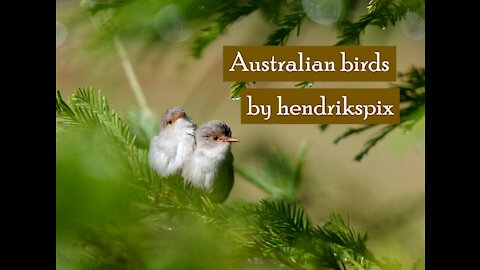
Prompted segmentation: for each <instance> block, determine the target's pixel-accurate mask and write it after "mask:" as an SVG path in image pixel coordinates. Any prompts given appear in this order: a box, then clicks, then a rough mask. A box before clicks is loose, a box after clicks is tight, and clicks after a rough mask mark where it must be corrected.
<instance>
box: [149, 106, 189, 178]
mask: <svg viewBox="0 0 480 270" xmlns="http://www.w3.org/2000/svg"><path fill="white" fill-rule="evenodd" d="M195 129H196V125H195V123H193V121H192V120H191V119H190V118H189V117H188V116H187V115H186V114H185V111H184V110H183V109H182V108H180V107H172V108H169V109H167V110H166V111H165V113H164V114H163V116H162V120H161V128H160V133H159V135H158V136H155V137H153V138H152V140H151V142H150V152H149V156H148V157H149V161H150V166H151V167H152V168H153V169H155V171H157V173H158V174H159V175H161V176H168V175H171V174H175V173H180V171H181V169H182V167H183V165H184V163H185V161H186V160H187V159H188V158H189V157H190V155H191V154H192V152H193V149H194V145H195V138H194V135H195Z"/></svg>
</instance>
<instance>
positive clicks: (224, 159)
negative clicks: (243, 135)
mask: <svg viewBox="0 0 480 270" xmlns="http://www.w3.org/2000/svg"><path fill="white" fill-rule="evenodd" d="M238 141H239V140H237V139H235V138H232V131H231V130H230V128H229V127H228V126H227V124H225V122H223V121H220V120H212V121H208V122H206V123H205V124H203V125H201V126H199V127H198V128H197V130H196V131H195V142H196V145H195V150H194V151H193V154H192V155H191V157H190V158H189V159H188V160H187V161H186V162H185V164H184V166H183V169H182V176H183V178H184V179H186V180H187V181H190V182H191V183H192V184H193V185H194V186H195V187H197V188H200V189H202V190H203V191H205V192H206V193H207V194H208V196H209V197H210V198H211V199H212V201H216V202H223V201H225V200H226V199H227V197H228V195H229V194H230V191H231V190H232V187H233V181H234V179H233V177H234V176H233V155H232V152H231V151H230V143H232V142H238Z"/></svg>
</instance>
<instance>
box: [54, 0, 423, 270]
mask: <svg viewBox="0 0 480 270" xmlns="http://www.w3.org/2000/svg"><path fill="white" fill-rule="evenodd" d="M367 4H368V2H367V1H359V3H358V6H359V7H358V8H357V9H356V10H355V11H354V12H356V13H358V14H363V13H365V10H364V9H365V7H366V5H367ZM56 9H57V18H56V20H57V49H56V88H57V89H59V90H60V92H61V93H62V95H63V96H68V95H70V94H71V93H73V91H75V90H76V89H78V88H79V87H82V86H93V87H95V88H98V89H102V92H103V93H104V94H105V95H106V96H107V97H108V99H109V103H110V106H111V107H113V108H115V110H116V111H118V112H119V113H120V115H121V116H122V114H123V113H124V112H125V111H126V110H127V109H130V108H133V107H137V103H136V101H135V97H134V96H133V94H132V91H131V89H130V86H129V82H128V80H127V79H126V77H125V74H124V71H123V69H122V65H121V62H120V59H119V57H118V56H117V55H116V54H115V53H112V49H111V47H109V46H107V45H105V44H102V39H99V38H98V34H96V33H97V32H98V31H97V30H96V29H95V26H94V24H93V23H92V22H91V20H90V18H89V16H88V14H87V13H86V12H85V10H83V9H81V8H80V3H79V1H59V0H57V1H56ZM357 16H358V15H357ZM145 20H146V21H145V22H144V24H145V25H146V26H145V27H148V26H151V24H153V22H151V21H150V20H151V19H150V18H148V17H146V18H145ZM58 22H60V23H61V24H62V25H63V26H62V27H61V30H60V31H59V26H58ZM186 25H187V26H188V23H186ZM189 27H190V31H191V33H188V32H187V33H186V34H185V36H184V37H182V38H181V39H182V40H181V41H180V40H179V39H177V40H175V41H176V42H173V43H172V42H169V41H168V40H163V41H162V40H160V41H159V42H155V43H147V42H130V41H129V40H128V39H127V38H126V39H125V40H124V41H125V48H126V50H127V51H128V53H129V55H130V58H131V61H132V65H133V67H134V70H135V73H136V75H137V76H138V80H139V82H140V84H141V86H142V88H143V89H144V92H145V96H146V98H147V103H148V105H149V107H150V108H151V109H152V111H153V113H154V115H155V117H157V118H158V117H160V116H161V114H162V113H163V112H164V110H165V109H166V108H167V107H170V106H174V105H180V106H182V107H183V108H184V109H185V110H186V111H187V113H188V114H189V115H190V116H191V117H192V118H193V120H194V121H195V122H196V123H197V124H201V123H204V122H206V121H208V120H211V119H221V120H224V121H226V123H228V125H229V126H230V127H231V129H232V132H233V135H234V136H235V137H236V138H239V139H240V141H241V142H240V143H238V144H235V145H234V146H233V150H232V151H233V154H234V157H235V165H236V166H240V167H243V168H260V165H259V164H261V163H260V162H259V161H261V160H262V159H263V158H264V156H265V153H266V152H268V151H270V150H271V149H281V150H282V151H285V152H287V153H291V155H292V156H293V157H295V156H296V154H297V152H298V149H299V147H300V145H301V143H302V142H304V141H306V142H308V143H309V144H308V146H309V148H308V150H307V153H306V157H305V166H304V169H303V181H302V183H301V187H300V190H301V195H300V198H301V202H302V203H303V205H304V207H305V210H306V212H307V214H308V215H309V217H310V218H311V220H312V222H313V223H318V222H320V221H322V220H323V219H324V218H326V217H327V216H328V215H329V214H330V213H331V212H332V211H334V210H336V211H338V212H340V213H342V214H343V215H344V216H346V217H348V218H349V221H350V224H351V225H353V226H354V227H355V228H359V229H365V230H367V231H368V232H369V235H370V240H369V247H370V248H371V249H372V250H373V251H374V252H375V253H376V254H377V256H380V257H381V256H382V255H389V256H392V257H395V258H397V259H398V260H399V261H401V262H402V264H404V265H405V266H407V267H408V266H410V265H413V264H415V263H416V262H419V261H422V260H423V258H424V254H425V252H424V249H425V241H424V240H425V212H424V211H425V208H424V206H425V204H424V199H425V195H424V194H425V182H424V174H425V140H424V121H423V120H422V121H420V123H418V124H417V125H416V126H415V127H414V129H413V130H412V131H411V132H408V133H405V132H402V131H401V130H396V131H395V132H393V133H392V134H390V135H389V136H387V137H386V138H385V139H384V140H383V141H381V142H380V143H379V144H378V145H377V146H376V147H375V148H373V149H372V151H370V153H369V155H368V156H367V157H366V158H365V159H364V160H362V161H361V162H357V161H354V160H353V157H354V156H355V155H356V154H357V153H358V152H359V151H360V150H361V149H362V146H363V144H364V142H365V141H366V140H367V139H368V138H369V136H370V135H372V134H374V133H375V132H376V131H375V130H371V131H369V132H365V134H361V135H358V136H353V137H351V138H349V139H346V140H344V141H342V142H341V143H340V144H338V145H335V144H333V141H334V139H335V138H336V137H337V136H338V135H339V134H341V133H342V132H343V131H344V130H345V129H346V127H347V126H346V125H332V126H330V127H329V128H328V130H327V131H325V132H321V131H320V129H319V127H318V126H317V125H241V124H240V103H239V101H233V100H230V99H229V95H230V90H229V87H230V85H231V83H232V82H223V81H222V53H221V52H222V46H224V45H261V44H263V43H264V41H265V39H266V37H267V36H268V35H269V34H270V33H271V31H272V29H273V28H272V26H271V25H269V24H268V23H267V22H266V21H265V19H264V18H263V17H262V15H261V14H260V13H259V12H258V11H256V12H254V13H252V14H250V15H248V16H247V17H244V18H242V19H241V20H239V21H238V23H235V24H233V25H232V26H231V27H230V28H228V29H227V31H226V32H225V34H224V35H222V36H221V37H220V38H219V39H218V40H216V41H214V42H213V43H212V44H211V45H210V46H208V47H207V48H206V49H205V51H204V54H203V56H202V57H201V58H200V59H194V58H193V57H192V56H191V54H190V47H191V45H192V41H193V39H194V38H195V35H196V33H197V32H198V29H197V28H196V27H195V25H191V26H189ZM407 30H408V29H406V26H405V24H403V25H402V24H400V23H398V24H396V25H395V26H388V27H387V28H386V29H385V30H382V29H380V28H377V27H369V28H367V31H366V32H365V34H364V35H363V36H362V45H395V46H397V70H398V71H406V70H407V69H408V68H409V67H410V66H412V65H415V66H424V65H425V62H424V59H425V40H424V39H423V38H421V37H420V38H419V37H418V35H417V36H413V38H412V35H411V33H410V34H409V33H408V31H407ZM138 31H139V32H141V31H142V29H138ZM196 31H197V32H196ZM59 33H60V35H61V36H60V38H59ZM338 34H339V33H338V32H337V30H336V29H335V27H333V26H332V25H321V24H317V23H315V22H314V21H312V20H307V21H305V23H304V24H303V25H302V27H301V31H300V35H299V36H296V35H291V36H290V38H289V41H288V43H287V45H333V44H335V43H336V42H337V36H338ZM159 37H160V39H161V38H162V36H159ZM163 38H164V37H163ZM167 39H168V38H167ZM295 83H297V82H288V83H279V82H257V83H256V84H255V85H252V87H254V88H255V87H258V88H264V87H293V86H294V84H295ZM385 86H389V84H388V83H379V82H364V83H358V82H350V83H342V82H338V83H326V82H317V83H315V84H314V86H313V87H355V88H359V87H385ZM57 166H58V164H57ZM105 173H107V174H108V173H109V172H105ZM57 177H58V175H57ZM106 188H108V187H106ZM57 196H58V194H57ZM264 197H265V194H264V193H263V192H262V191H261V190H259V189H258V188H257V187H255V186H253V185H252V184H250V183H249V182H247V181H245V180H244V179H242V178H241V177H240V176H239V175H236V182H235V185H234V188H233V191H232V193H231V195H230V198H229V199H228V200H229V201H235V200H247V201H257V200H258V199H260V198H264ZM67 225H68V223H67ZM185 241H188V239H185Z"/></svg>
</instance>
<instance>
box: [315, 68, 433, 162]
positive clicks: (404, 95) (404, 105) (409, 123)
mask: <svg viewBox="0 0 480 270" xmlns="http://www.w3.org/2000/svg"><path fill="white" fill-rule="evenodd" d="M399 77H400V80H401V82H400V83H398V84H394V86H395V87H398V88H399V89H400V124H392V125H386V126H384V127H383V128H381V129H380V131H379V132H378V133H377V134H376V135H374V136H373V137H372V138H370V139H369V140H368V141H367V142H366V144H365V148H364V149H363V150H362V151H361V152H360V153H358V154H357V155H356V156H355V160H356V161H361V160H362V159H363V158H364V157H365V156H366V155H367V154H368V152H369V151H370V150H371V149H372V148H373V147H374V146H375V145H376V144H377V143H378V142H380V141H381V140H382V139H384V138H385V136H387V135H388V134H389V133H391V132H392V131H394V130H396V129H397V128H402V129H403V130H404V131H405V132H409V131H410V130H411V129H412V128H413V127H414V126H415V124H416V123H417V122H418V121H419V120H421V119H422V118H423V117H424V116H425V68H417V67H411V68H410V70H409V71H407V72H405V73H400V74H399ZM375 127H378V125H362V126H360V127H356V128H349V129H348V130H347V131H345V132H344V133H343V134H342V135H340V136H338V137H337V138H336V139H335V144H338V143H340V142H341V141H342V140H343V139H345V138H348V137H350V136H352V135H355V134H360V133H362V132H364V131H366V130H369V129H372V128H375ZM326 128H327V125H320V129H321V130H322V131H324V130H326Z"/></svg>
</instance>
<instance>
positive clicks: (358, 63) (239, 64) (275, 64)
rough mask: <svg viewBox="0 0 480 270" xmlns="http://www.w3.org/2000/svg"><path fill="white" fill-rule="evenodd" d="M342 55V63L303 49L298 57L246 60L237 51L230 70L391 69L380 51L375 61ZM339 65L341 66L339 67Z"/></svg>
mask: <svg viewBox="0 0 480 270" xmlns="http://www.w3.org/2000/svg"><path fill="white" fill-rule="evenodd" d="M340 55H341V61H340V62H341V63H336V62H335V61H332V60H323V61H322V60H319V59H311V58H310V57H309V56H307V57H304V55H303V52H301V51H299V52H297V58H296V59H289V60H277V59H276V58H275V56H271V58H269V60H267V59H266V60H264V61H247V62H246V61H245V60H244V58H243V55H242V53H241V52H240V51H237V54H236V57H235V59H234V60H233V63H232V65H231V66H230V68H229V69H228V71H229V72H233V71H236V70H237V69H238V70H240V71H242V72H334V71H337V70H339V71H340V72H352V71H353V72H365V71H369V72H388V71H389V70H390V62H389V61H386V60H384V61H382V60H381V53H380V52H374V55H375V60H374V61H368V60H364V61H362V60H360V59H359V57H357V56H355V57H351V59H349V57H348V56H347V54H346V52H340ZM338 66H340V68H339V69H338Z"/></svg>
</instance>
